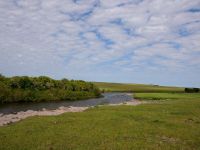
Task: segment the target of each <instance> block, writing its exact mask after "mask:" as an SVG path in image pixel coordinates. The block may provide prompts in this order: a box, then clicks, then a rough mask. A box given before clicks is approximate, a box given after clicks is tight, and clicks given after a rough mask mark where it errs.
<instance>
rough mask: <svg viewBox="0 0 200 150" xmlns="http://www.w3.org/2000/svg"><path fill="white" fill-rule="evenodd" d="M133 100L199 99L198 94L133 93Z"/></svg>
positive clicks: (199, 95)
mask: <svg viewBox="0 0 200 150" xmlns="http://www.w3.org/2000/svg"><path fill="white" fill-rule="evenodd" d="M191 95H192V96H191ZM134 98H136V99H141V100H143V99H144V100H174V99H176V100H177V99H180V100H182V99H187V100H190V99H194V98H196V99H200V93H192V94H191V93H135V94H134Z"/></svg>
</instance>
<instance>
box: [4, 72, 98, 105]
mask: <svg viewBox="0 0 200 150" xmlns="http://www.w3.org/2000/svg"><path fill="white" fill-rule="evenodd" d="M100 95H101V93H100V90H99V89H98V88H97V87H96V86H95V85H93V84H92V83H90V82H85V81H82V80H71V81H70V80H67V79H62V80H54V79H51V78H49V77H46V76H40V77H28V76H22V77H19V76H16V77H11V78H6V77H4V76H2V75H0V103H10V102H36V101H58V100H81V99H88V98H93V97H99V96H100Z"/></svg>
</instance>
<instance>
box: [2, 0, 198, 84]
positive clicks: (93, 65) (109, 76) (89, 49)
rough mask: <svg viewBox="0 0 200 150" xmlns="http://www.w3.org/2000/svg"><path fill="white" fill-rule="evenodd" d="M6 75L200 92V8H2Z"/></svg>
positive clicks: (19, 2) (98, 0)
mask: <svg viewBox="0 0 200 150" xmlns="http://www.w3.org/2000/svg"><path fill="white" fill-rule="evenodd" d="M0 73H1V74H3V75H6V76H14V75H31V76H38V75H47V76H51V77H53V78H56V79H60V78H63V77H65V78H70V79H71V78H73V79H83V80H89V81H110V82H131V83H152V84H161V85H177V86H197V87H200V78H199V76H200V75H199V74H200V0H0Z"/></svg>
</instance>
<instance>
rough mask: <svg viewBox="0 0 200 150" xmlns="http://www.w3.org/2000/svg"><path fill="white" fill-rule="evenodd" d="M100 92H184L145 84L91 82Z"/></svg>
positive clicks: (178, 88) (179, 88) (180, 88)
mask: <svg viewBox="0 0 200 150" xmlns="http://www.w3.org/2000/svg"><path fill="white" fill-rule="evenodd" d="M93 83H94V84H95V85H96V86H98V87H99V88H100V89H101V90H104V91H106V92H109V91H110V92H160V93H161V92H162V93H165V92H184V88H182V87H169V86H159V85H150V84H149V85H147V84H129V83H127V84H126V83H108V82H93Z"/></svg>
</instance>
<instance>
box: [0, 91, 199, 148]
mask: <svg viewBox="0 0 200 150" xmlns="http://www.w3.org/2000/svg"><path fill="white" fill-rule="evenodd" d="M136 96H137V97H138V98H141V99H143V98H144V97H147V94H146V95H144V94H143V95H137V94H136ZM149 97H152V98H153V97H157V94H154V95H148V98H149ZM158 97H159V98H162V99H171V98H173V100H166V101H160V102H158V103H149V104H148V103H147V104H142V105H138V106H101V107H100V106H99V107H95V108H92V109H89V110H87V111H85V112H81V113H66V114H63V115H60V116H50V117H31V118H28V119H25V120H23V121H20V122H18V123H15V124H11V125H8V126H4V127H0V149H3V150H8V149H10V150H13V149H15V150H60V149H61V150H62V149H63V150H66V149H87V150H90V149H92V150H95V149H99V150H102V149H108V150H111V149H114V150H128V149H131V150H132V149H152V150H155V149H156V150H168V149H176V150H178V149H180V150H197V149H200V98H199V97H200V94H188V95H187V96H186V95H185V94H182V93H179V94H176V95H173V94H167V95H166V94H165V93H163V94H160V93H159V95H158Z"/></svg>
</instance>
